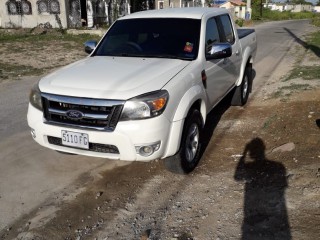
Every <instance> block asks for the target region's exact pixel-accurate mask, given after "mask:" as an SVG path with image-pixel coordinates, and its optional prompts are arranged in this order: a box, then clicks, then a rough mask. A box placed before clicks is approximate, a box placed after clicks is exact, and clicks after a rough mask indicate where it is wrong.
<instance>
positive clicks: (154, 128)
mask: <svg viewBox="0 0 320 240" xmlns="http://www.w3.org/2000/svg"><path fill="white" fill-rule="evenodd" d="M27 119H28V124H29V126H30V128H31V129H32V131H33V133H34V134H33V138H34V140H35V141H36V142H37V143H39V144H40V145H42V146H44V147H47V148H51V149H54V150H57V151H62V152H68V153H74V154H80V155H86V156H93V157H102V158H109V159H117V160H127V161H136V160H137V161H151V160H154V159H159V158H163V157H165V155H166V152H167V151H166V148H167V142H168V138H169V136H170V131H171V127H172V123H171V122H170V121H169V120H168V119H167V118H166V117H165V116H164V115H161V116H158V117H155V118H150V119H145V120H136V121H123V122H118V124H117V127H116V129H115V130H114V131H113V132H107V131H96V130H90V129H80V128H76V127H75V128H73V127H69V126H66V127H63V126H55V125H51V124H46V123H44V118H43V113H42V112H41V111H39V110H38V109H36V108H34V107H33V106H32V105H31V104H29V108H28V116H27ZM62 130H67V131H72V132H78V133H86V134H88V135H89V142H90V143H93V144H97V145H100V144H102V145H112V146H115V147H116V148H117V149H118V153H117V152H116V151H111V152H101V151H100V152H99V151H92V150H91V151H89V150H84V149H79V148H73V147H67V146H63V145H61V144H57V143H56V142H54V141H52V139H55V140H56V141H59V139H61V131H62ZM48 137H49V139H50V142H51V143H49V141H48ZM156 142H160V143H161V144H160V147H159V149H158V150H157V151H155V152H154V153H153V154H151V155H150V156H142V155H141V154H139V153H137V152H136V146H147V145H148V144H152V143H156ZM52 143H54V144H52Z"/></svg>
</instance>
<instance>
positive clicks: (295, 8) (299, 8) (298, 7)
mask: <svg viewBox="0 0 320 240" xmlns="http://www.w3.org/2000/svg"><path fill="white" fill-rule="evenodd" d="M263 6H264V7H265V8H269V9H271V10H272V11H279V12H283V11H291V12H304V11H307V12H311V11H313V8H314V7H313V6H312V5H309V4H287V3H268V4H266V3H265V4H264V5H263Z"/></svg>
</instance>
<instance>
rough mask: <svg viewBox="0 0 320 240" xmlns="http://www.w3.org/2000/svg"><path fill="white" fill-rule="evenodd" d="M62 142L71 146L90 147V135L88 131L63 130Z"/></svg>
mask: <svg viewBox="0 0 320 240" xmlns="http://www.w3.org/2000/svg"><path fill="white" fill-rule="evenodd" d="M61 138H62V144H63V145H65V146H70V147H77V148H83V149H89V135H88V134H86V133H77V132H70V131H66V130H62V131H61Z"/></svg>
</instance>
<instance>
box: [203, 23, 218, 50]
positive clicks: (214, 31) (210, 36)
mask: <svg viewBox="0 0 320 240" xmlns="http://www.w3.org/2000/svg"><path fill="white" fill-rule="evenodd" d="M219 42H220V36H219V30H218V25H217V22H216V19H215V18H211V19H209V20H208V22H207V26H206V53H208V52H210V50H211V48H212V45H213V44H215V43H219Z"/></svg>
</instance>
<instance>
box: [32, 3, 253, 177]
mask: <svg viewBox="0 0 320 240" xmlns="http://www.w3.org/2000/svg"><path fill="white" fill-rule="evenodd" d="M256 47H257V43H256V35H255V31H254V30H253V29H237V28H236V26H235V23H234V22H233V20H232V18H231V16H230V15H229V12H228V11H227V10H225V9H216V8H181V9H180V8H172V9H162V10H151V11H143V12H138V13H134V14H131V15H127V16H125V17H122V18H120V19H118V20H117V21H115V23H114V24H113V25H112V26H111V27H110V28H109V30H108V31H107V32H106V34H105V35H104V36H103V38H102V39H101V40H100V41H99V43H98V44H97V43H96V42H93V41H89V42H87V43H86V44H85V51H86V52H88V53H90V55H89V56H88V57H87V58H85V59H83V60H80V61H78V62H75V63H73V64H71V65H68V66H66V67H63V68H61V69H59V70H57V71H55V72H53V73H51V74H49V75H48V76H45V77H43V78H42V79H41V80H40V81H39V83H38V84H36V85H35V86H34V87H33V89H32V90H31V93H30V103H29V108H28V116H27V118H28V124H29V126H30V128H31V134H32V137H33V138H34V140H35V141H36V142H38V143H39V144H40V145H43V146H45V147H48V148H51V149H54V150H57V151H60V152H67V153H73V154H82V155H87V156H94V157H104V158H109V159H118V160H128V161H151V160H154V159H165V165H166V166H167V167H168V168H169V169H171V170H173V171H176V172H181V173H188V172H191V171H192V170H193V169H194V168H195V167H196V165H197V163H198V162H199V160H200V158H201V147H202V145H201V139H202V132H203V128H204V126H205V122H206V116H207V114H208V113H209V112H210V111H211V110H212V109H213V108H214V107H215V106H216V105H217V104H218V103H219V102H220V101H221V100H222V99H223V98H224V97H225V96H226V95H227V94H228V93H232V94H233V97H232V105H238V106H239V105H240V106H242V105H244V104H245V103H246V102H247V99H248V95H249V92H250V89H251V85H252V76H251V75H252V74H251V72H252V63H253V60H254V57H255V53H256Z"/></svg>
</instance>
